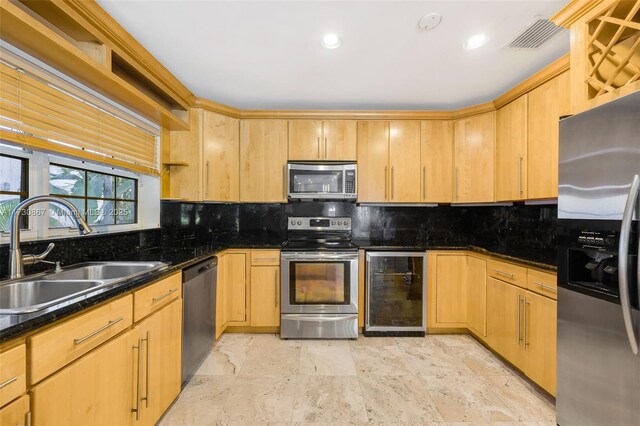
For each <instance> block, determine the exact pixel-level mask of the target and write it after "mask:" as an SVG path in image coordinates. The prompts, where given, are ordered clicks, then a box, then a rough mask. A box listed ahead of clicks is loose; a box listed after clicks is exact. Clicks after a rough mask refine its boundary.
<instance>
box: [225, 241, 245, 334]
mask: <svg viewBox="0 0 640 426" xmlns="http://www.w3.org/2000/svg"><path fill="white" fill-rule="evenodd" d="M246 261H247V256H246V254H244V253H227V254H225V255H224V257H223V263H224V264H223V271H224V275H223V281H222V285H223V286H224V288H225V301H226V308H225V313H226V321H225V322H226V323H227V324H228V323H230V322H244V321H246V320H247V290H246V287H247V285H246V283H247V280H246Z"/></svg>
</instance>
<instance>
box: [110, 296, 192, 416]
mask: <svg viewBox="0 0 640 426" xmlns="http://www.w3.org/2000/svg"><path fill="white" fill-rule="evenodd" d="M135 331H136V335H137V337H138V341H137V343H136V346H139V347H140V348H141V349H140V350H141V355H142V357H141V360H140V363H139V365H140V367H139V368H140V370H139V371H138V369H136V373H137V374H139V375H140V376H139V380H140V388H139V389H140V391H139V392H138V395H137V402H138V406H139V407H140V408H139V409H140V417H139V419H137V420H134V424H136V425H138V424H139V425H154V424H156V423H157V421H158V419H160V417H161V416H162V414H163V413H164V412H165V411H166V410H167V408H169V406H170V405H171V403H172V402H173V400H174V399H175V398H176V397H177V396H178V394H179V393H180V386H181V381H182V378H181V374H182V372H181V358H182V299H179V300H176V301H174V302H172V303H171V304H169V305H168V306H166V307H165V308H162V309H161V310H159V311H158V312H156V313H154V314H153V315H151V316H150V317H148V318H147V319H145V320H144V321H142V322H141V323H140V324H139V325H138V326H136V328H135ZM137 374H136V377H138V376H137ZM133 418H134V419H135V414H134V415H133ZM114 424H115V423H114Z"/></svg>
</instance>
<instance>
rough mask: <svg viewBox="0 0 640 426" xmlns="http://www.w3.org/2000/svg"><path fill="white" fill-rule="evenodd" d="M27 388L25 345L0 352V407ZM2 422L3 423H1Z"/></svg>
mask: <svg viewBox="0 0 640 426" xmlns="http://www.w3.org/2000/svg"><path fill="white" fill-rule="evenodd" d="M26 388H27V345H24V344H22V345H20V346H17V347H15V348H13V349H9V350H8V351H5V352H2V353H1V354H0V407H2V406H3V405H4V404H6V403H7V402H9V401H11V400H12V399H14V398H16V397H18V396H20V395H21V394H23V393H24V391H25V390H26ZM3 424H4V423H3Z"/></svg>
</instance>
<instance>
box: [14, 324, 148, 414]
mask: <svg viewBox="0 0 640 426" xmlns="http://www.w3.org/2000/svg"><path fill="white" fill-rule="evenodd" d="M134 341H135V338H134V335H133V332H132V331H128V332H125V333H124V334H121V335H119V336H118V337H116V338H114V339H113V340H111V341H109V342H107V343H105V344H104V345H102V346H100V347H98V348H96V349H95V350H94V351H93V352H90V353H88V354H87V355H85V356H83V357H82V358H80V359H79V360H78V361H76V362H74V363H73V364H70V365H69V366H67V367H65V368H63V369H62V370H60V371H59V372H57V373H55V374H54V375H53V376H51V377H49V378H47V379H45V380H44V381H43V382H41V383H40V384H38V385H36V386H35V387H34V388H32V389H31V403H32V408H33V412H32V422H33V424H34V425H126V424H129V423H130V422H131V412H132V409H133V408H135V398H134V391H135V385H136V382H135V380H134V363H135V362H136V360H137V353H136V352H135V351H133V350H132V347H133V346H134V343H133V342H134ZM3 424H4V423H3Z"/></svg>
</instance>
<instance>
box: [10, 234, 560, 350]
mask: <svg viewBox="0 0 640 426" xmlns="http://www.w3.org/2000/svg"><path fill="white" fill-rule="evenodd" d="M354 243H355V244H356V245H357V246H358V247H359V248H361V249H365V250H394V251H399V250H407V251H425V250H470V251H475V252H478V253H482V254H486V255H491V256H495V257H497V258H501V259H504V260H507V261H513V262H518V263H522V264H524V265H527V266H531V267H536V268H540V269H546V270H549V271H555V270H556V267H555V266H554V263H555V258H554V257H552V256H549V255H548V254H545V253H542V252H539V251H536V250H517V249H502V248H495V247H494V248H490V247H487V248H483V247H478V246H463V245H418V246H416V245H413V246H406V245H401V244H398V245H389V244H388V243H384V244H383V243H380V244H378V243H376V242H375V241H354ZM177 245H179V244H177ZM230 248H245V249H251V248H257V249H266V248H274V249H277V248H280V244H270V243H264V244H263V243H260V242H257V243H254V244H246V243H244V242H242V243H240V242H239V243H238V244H237V245H236V244H225V245H222V244H207V245H195V246H193V247H189V248H184V247H157V248H151V249H147V250H142V251H139V252H134V253H128V254H124V255H122V256H119V257H118V259H113V260H122V261H124V260H129V261H160V262H164V263H166V264H167V265H168V266H167V267H166V268H164V269H161V270H158V271H153V272H150V273H148V274H145V275H142V276H138V277H135V278H134V279H132V280H129V281H126V282H123V283H121V284H117V285H115V286H112V287H108V288H104V289H99V290H96V291H95V292H92V293H89V294H85V295H82V296H80V297H77V298H75V299H71V300H67V301H65V302H63V303H61V304H58V305H55V306H53V307H51V308H48V309H46V310H43V311H39V312H35V313H32V314H26V315H0V343H1V342H4V341H7V340H9V339H13V338H16V337H19V336H21V335H23V334H26V333H28V332H31V331H33V330H36V329H37V328H39V327H42V326H44V325H47V324H50V323H52V322H54V321H57V320H59V319H62V318H65V317H67V316H70V315H73V314H75V313H77V312H80V311H82V310H84V309H87V308H89V307H91V306H94V305H97V304H98V303H101V302H104V301H106V300H108V299H111V298H113V297H115V296H118V295H121V294H124V293H127V292H130V291H132V290H134V289H136V288H138V287H141V286H144V285H146V284H148V283H149V282H151V281H155V280H158V279H161V278H163V277H165V276H167V275H170V274H171V273H173V272H175V271H178V270H180V269H184V268H187V267H189V266H191V265H194V264H196V263H198V262H200V261H203V260H206V259H207V258H210V257H212V256H214V255H215V254H216V253H218V252H220V251H222V250H226V249H230Z"/></svg>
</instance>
